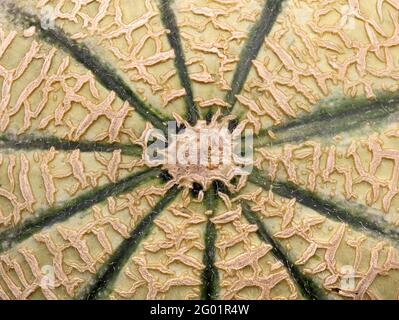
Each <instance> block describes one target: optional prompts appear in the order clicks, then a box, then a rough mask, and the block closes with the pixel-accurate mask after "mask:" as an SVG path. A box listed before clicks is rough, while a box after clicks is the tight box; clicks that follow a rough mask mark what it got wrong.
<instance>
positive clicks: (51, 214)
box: [0, 169, 161, 252]
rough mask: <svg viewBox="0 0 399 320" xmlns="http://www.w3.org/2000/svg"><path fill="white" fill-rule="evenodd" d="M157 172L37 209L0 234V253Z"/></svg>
mask: <svg viewBox="0 0 399 320" xmlns="http://www.w3.org/2000/svg"><path fill="white" fill-rule="evenodd" d="M160 173H161V170H159V169H147V170H144V171H141V172H139V173H135V174H132V175H130V176H128V177H126V178H124V179H121V180H120V181H118V182H116V183H110V184H106V185H104V186H102V187H98V188H97V189H94V190H92V191H89V192H87V193H84V194H82V195H80V196H78V197H76V198H73V199H72V200H69V201H67V202H66V203H63V204H61V205H59V206H56V207H53V208H50V209H47V210H42V211H38V212H36V213H35V214H34V215H33V216H35V218H31V219H29V220H26V221H25V222H23V223H22V224H21V225H19V226H17V227H15V228H12V229H8V230H5V231H3V232H1V233H0V252H2V251H5V250H8V249H10V248H11V247H12V246H13V245H15V244H16V243H19V242H21V241H23V240H24V239H27V238H28V237H30V236H32V235H33V234H35V233H36V232H39V231H40V230H42V229H43V228H45V227H49V226H51V225H54V224H55V223H60V222H63V221H66V220H67V219H69V218H70V217H72V216H73V215H75V214H77V213H78V212H81V211H84V210H87V209H89V208H91V207H92V206H93V205H95V204H97V203H100V202H102V201H104V200H106V199H107V198H108V197H111V196H117V195H119V194H122V193H125V192H128V191H130V190H132V189H133V188H135V187H137V186H138V185H139V184H140V183H142V182H144V181H145V180H147V179H151V178H157V177H158V176H159V175H160Z"/></svg>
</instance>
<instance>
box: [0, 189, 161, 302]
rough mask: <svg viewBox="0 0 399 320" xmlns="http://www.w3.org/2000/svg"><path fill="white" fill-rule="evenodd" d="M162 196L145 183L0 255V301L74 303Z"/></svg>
mask: <svg viewBox="0 0 399 320" xmlns="http://www.w3.org/2000/svg"><path fill="white" fill-rule="evenodd" d="M164 193H165V189H164V188H163V187H162V186H161V185H159V184H155V183H154V182H153V181H152V182H151V183H145V184H144V185H142V186H140V187H139V188H137V189H136V190H134V191H132V192H128V193H126V194H123V195H120V196H115V197H109V198H108V199H107V200H106V201H104V202H102V203H99V204H97V205H95V206H93V207H92V208H91V209H88V210H86V211H83V212H80V213H78V214H77V215H75V216H73V217H72V218H70V219H69V220H67V221H66V222H64V223H59V224H55V225H53V226H51V227H49V228H46V230H42V231H41V232H38V233H36V234H35V235H33V236H32V237H31V238H29V239H27V240H25V241H23V242H22V243H20V244H18V245H17V246H15V247H14V248H12V249H11V250H8V251H7V252H6V253H3V254H1V255H0V274H1V276H0V295H1V298H2V299H27V298H29V299H43V298H46V299H72V298H75V297H78V296H79V293H80V291H81V290H83V289H84V287H85V286H87V285H88V284H89V283H90V282H91V281H93V279H94V278H95V275H96V272H97V271H98V270H99V268H100V267H101V266H102V265H104V264H106V263H107V259H108V258H109V257H110V255H112V253H113V252H114V251H115V249H116V248H117V247H118V246H119V245H120V243H121V242H122V241H123V240H124V239H126V238H128V237H129V233H130V232H131V230H132V229H134V227H135V226H136V225H137V224H138V222H139V221H140V219H141V218H143V216H144V215H145V214H146V213H147V211H149V210H150V209H151V208H153V207H154V205H155V203H156V201H157V200H159V198H160V197H161V196H162V195H163V194H164Z"/></svg>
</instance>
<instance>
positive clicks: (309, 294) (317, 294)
mask: <svg viewBox="0 0 399 320" xmlns="http://www.w3.org/2000/svg"><path fill="white" fill-rule="evenodd" d="M242 213H243V214H244V216H245V218H246V219H247V220H248V222H249V223H251V224H254V225H256V226H257V227H258V231H257V234H258V236H259V238H260V239H261V240H262V241H264V242H266V243H267V244H269V245H271V246H272V253H273V255H274V256H275V257H276V259H278V260H279V261H280V262H281V263H282V264H283V265H284V267H285V268H286V269H287V270H288V272H289V274H290V276H291V278H292V279H294V281H295V283H296V284H297V286H298V288H299V289H300V291H301V293H302V294H303V295H304V297H306V298H308V299H311V300H324V299H326V296H325V294H324V293H323V291H322V290H321V288H320V287H319V286H318V285H317V284H316V283H314V282H313V281H312V279H310V278H309V277H307V276H305V275H304V274H303V273H302V272H301V271H300V270H299V268H298V267H297V266H296V265H295V264H294V263H292V261H291V260H290V258H289V257H288V255H287V254H286V253H285V252H284V249H283V247H282V246H281V245H280V244H279V243H278V242H277V241H275V240H274V239H273V237H272V236H271V235H270V233H269V232H268V230H267V227H266V226H265V224H264V223H263V222H262V221H261V220H260V219H259V218H258V217H257V215H256V214H255V213H254V212H252V211H251V208H250V206H249V205H248V203H246V202H243V203H242Z"/></svg>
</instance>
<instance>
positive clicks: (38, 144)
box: [0, 135, 141, 156]
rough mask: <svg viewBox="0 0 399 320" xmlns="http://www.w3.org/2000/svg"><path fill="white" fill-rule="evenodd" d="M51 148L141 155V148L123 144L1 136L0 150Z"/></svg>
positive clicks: (51, 137) (41, 137)
mask: <svg viewBox="0 0 399 320" xmlns="http://www.w3.org/2000/svg"><path fill="white" fill-rule="evenodd" d="M51 148H54V149H55V150H63V151H72V150H77V149H79V150H80V151H81V152H113V151H116V150H121V153H122V154H125V155H134V156H140V155H141V149H140V147H138V146H135V145H128V144H121V143H102V142H92V141H85V140H84V141H69V140H65V139H60V138H57V137H53V136H34V135H21V136H13V135H2V136H0V150H1V149H13V150H50V149H51Z"/></svg>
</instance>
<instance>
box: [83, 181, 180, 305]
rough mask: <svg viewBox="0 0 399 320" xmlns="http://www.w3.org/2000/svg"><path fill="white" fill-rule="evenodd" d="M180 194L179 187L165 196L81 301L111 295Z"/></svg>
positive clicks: (121, 246)
mask: <svg viewBox="0 0 399 320" xmlns="http://www.w3.org/2000/svg"><path fill="white" fill-rule="evenodd" d="M179 192H180V189H179V188H178V187H177V186H174V187H173V188H171V189H169V190H168V192H167V193H166V194H165V196H164V197H163V198H162V199H161V200H160V201H159V202H158V203H157V204H156V206H155V207H154V208H153V209H152V210H151V211H150V212H149V213H148V214H147V215H146V216H145V217H144V218H143V219H142V220H141V221H140V223H139V224H138V225H137V227H136V228H135V229H134V230H133V231H132V232H131V233H130V236H129V238H127V239H125V240H123V242H122V243H121V244H120V245H119V247H118V248H117V249H116V251H115V252H114V253H113V254H112V256H111V257H110V258H109V259H108V261H107V262H106V263H105V264H104V265H103V266H102V267H101V268H100V270H99V271H98V273H97V275H96V278H95V279H94V281H92V283H91V284H89V285H88V286H87V287H86V288H84V289H83V290H82V293H81V294H80V297H79V298H80V299H84V300H94V299H102V298H106V297H107V296H108V295H109V293H110V290H111V288H110V286H111V285H112V284H113V283H114V281H115V280H116V278H117V276H118V275H119V273H120V272H121V270H122V268H123V266H124V265H125V264H126V263H127V261H128V259H129V257H130V256H131V255H132V254H133V253H134V252H135V250H136V249H137V247H138V245H139V244H140V242H141V241H142V240H143V239H145V238H146V237H147V236H148V235H149V233H150V231H151V228H152V226H153V224H154V220H155V219H156V218H157V216H158V215H159V214H160V213H161V212H162V211H163V210H164V209H165V208H166V207H167V206H168V205H169V204H170V203H171V202H172V201H173V200H174V199H175V198H176V197H177V195H178V193H179Z"/></svg>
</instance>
